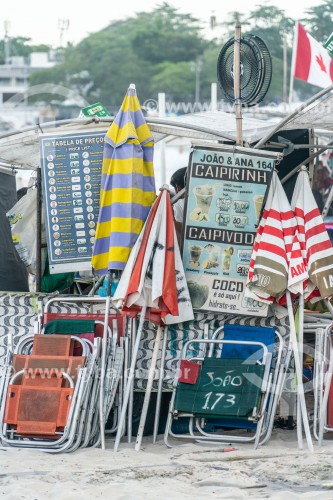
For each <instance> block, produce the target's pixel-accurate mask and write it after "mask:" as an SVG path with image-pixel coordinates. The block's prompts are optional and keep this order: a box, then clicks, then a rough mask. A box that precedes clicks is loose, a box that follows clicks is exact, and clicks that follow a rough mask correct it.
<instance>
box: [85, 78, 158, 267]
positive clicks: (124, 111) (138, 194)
mask: <svg viewBox="0 0 333 500" xmlns="http://www.w3.org/2000/svg"><path fill="white" fill-rule="evenodd" d="M153 154H154V142H153V136H152V133H151V131H150V129H149V127H148V125H147V123H146V121H145V118H144V116H143V113H142V110H141V106H140V103H139V100H138V98H137V95H136V90H135V86H134V85H130V87H129V89H128V91H127V94H126V96H125V99H124V101H123V103H122V105H121V108H120V110H119V112H118V114H117V116H116V117H115V119H114V121H113V123H112V125H111V126H110V128H109V130H108V132H107V133H106V136H105V144H104V153H103V167H102V178H101V193H100V211H99V216H98V224H97V227H96V240H95V244H94V248H93V256H92V266H93V268H94V269H95V271H96V273H98V274H107V272H108V270H111V269H118V270H122V269H124V267H125V265H126V262H127V260H128V257H129V254H130V252H131V249H132V247H133V246H134V243H135V242H136V240H137V237H138V236H139V234H140V232H141V229H142V227H143V225H144V222H145V220H146V218H147V216H148V213H149V210H150V207H151V206H152V204H153V202H154V200H155V198H156V190H155V178H154V168H153Z"/></svg>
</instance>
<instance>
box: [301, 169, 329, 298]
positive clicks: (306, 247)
mask: <svg viewBox="0 0 333 500" xmlns="http://www.w3.org/2000/svg"><path fill="white" fill-rule="evenodd" d="M291 208H292V210H293V211H294V213H295V217H296V220H297V231H298V239H299V242H300V248H301V251H302V256H303V261H304V263H305V266H306V272H307V274H308V280H307V279H305V280H304V287H305V290H304V298H305V299H310V298H312V297H315V296H317V297H318V296H320V297H321V298H327V297H330V296H331V295H333V247H332V243H331V240H330V238H329V235H328V233H327V231H326V228H325V225H324V222H323V218H322V216H321V214H320V211H319V209H318V206H317V203H316V201H315V198H314V196H313V193H312V190H311V186H310V182H309V176H308V173H307V171H306V170H301V171H300V172H299V174H298V177H297V180H296V184H295V188H294V193H293V197H292V200H291ZM299 270H300V268H299Z"/></svg>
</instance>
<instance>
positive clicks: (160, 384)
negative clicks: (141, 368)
mask: <svg viewBox="0 0 333 500" xmlns="http://www.w3.org/2000/svg"><path fill="white" fill-rule="evenodd" d="M163 335H164V337H163V344H162V354H161V364H160V372H159V378H158V389H157V397H156V409H155V420H154V432H153V443H156V439H157V435H158V427H159V423H160V413H161V399H162V392H163V379H164V365H165V354H166V348H167V340H168V327H167V326H165V327H164V332H163Z"/></svg>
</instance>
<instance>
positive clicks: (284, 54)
mask: <svg viewBox="0 0 333 500" xmlns="http://www.w3.org/2000/svg"><path fill="white" fill-rule="evenodd" d="M287 99H288V98H287V37H286V36H284V37H283V110H284V112H285V113H286V111H287Z"/></svg>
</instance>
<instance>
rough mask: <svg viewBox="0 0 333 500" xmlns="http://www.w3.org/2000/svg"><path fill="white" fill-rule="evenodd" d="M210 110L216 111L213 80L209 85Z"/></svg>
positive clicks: (215, 91) (215, 85) (215, 92)
mask: <svg viewBox="0 0 333 500" xmlns="http://www.w3.org/2000/svg"><path fill="white" fill-rule="evenodd" d="M210 110H211V111H217V83H215V82H213V83H212V84H211V86H210Z"/></svg>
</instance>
